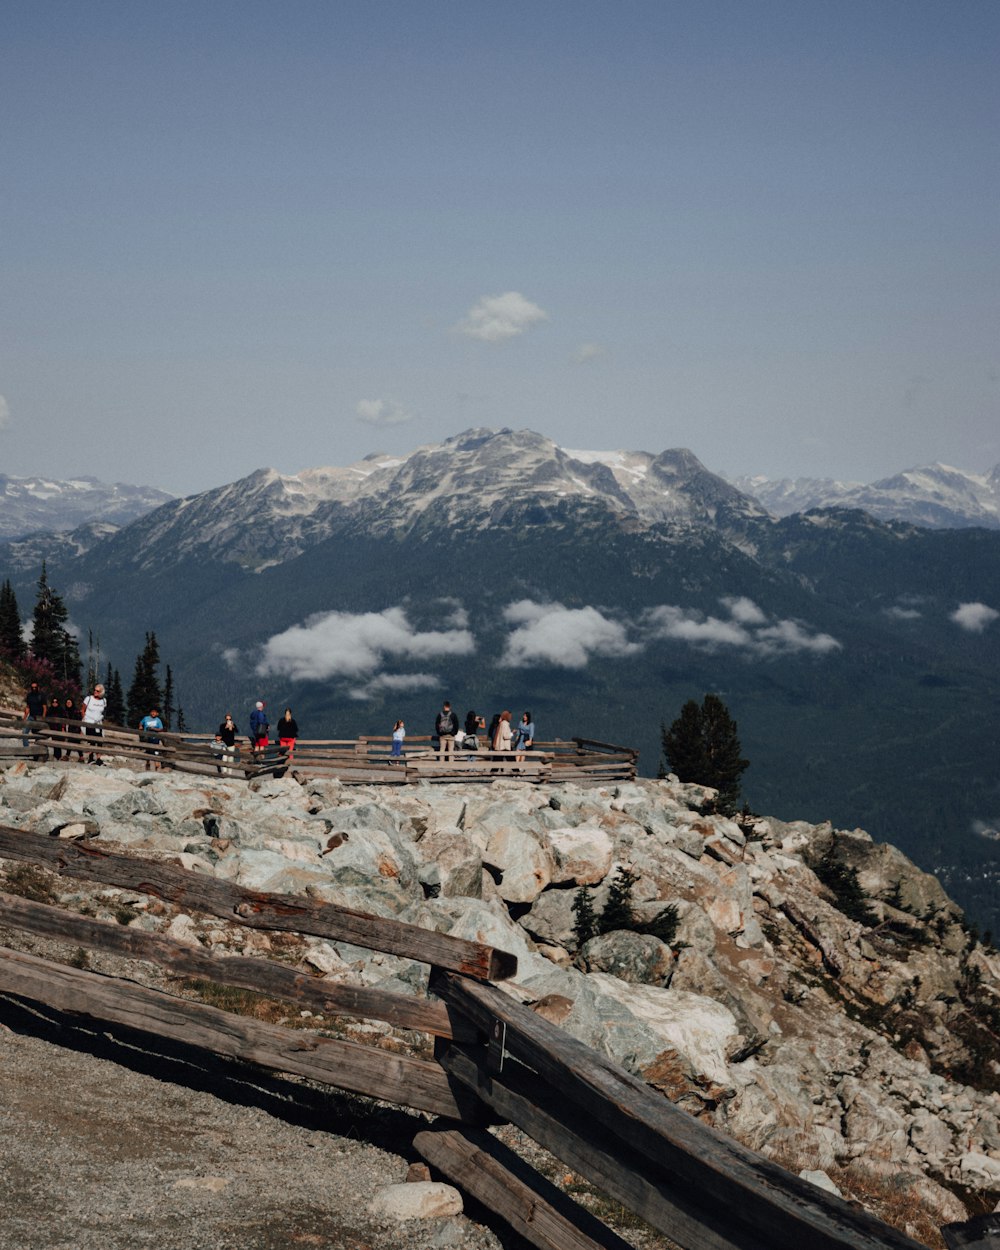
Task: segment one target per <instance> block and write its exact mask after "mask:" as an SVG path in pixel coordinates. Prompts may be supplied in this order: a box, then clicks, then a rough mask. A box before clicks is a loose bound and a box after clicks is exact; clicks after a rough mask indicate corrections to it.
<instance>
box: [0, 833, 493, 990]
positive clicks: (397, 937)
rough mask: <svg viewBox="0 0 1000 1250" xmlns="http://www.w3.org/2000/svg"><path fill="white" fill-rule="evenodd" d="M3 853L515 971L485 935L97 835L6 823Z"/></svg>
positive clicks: (253, 924)
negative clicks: (194, 864)
mask: <svg viewBox="0 0 1000 1250" xmlns="http://www.w3.org/2000/svg"><path fill="white" fill-rule="evenodd" d="M0 859H19V860H28V861H29V862H31V863H37V864H42V865H44V866H45V867H47V868H50V869H51V870H52V871H53V872H57V873H59V874H60V875H62V876H68V877H74V878H78V879H82V880H85V881H98V882H100V883H101V884H103V885H113V886H118V887H120V888H122V889H126V890H138V891H139V892H140V893H142V894H151V895H153V896H154V897H156V898H161V899H164V900H165V901H166V902H170V903H174V904H176V905H178V906H182V907H184V908H194V909H195V910H197V911H203V912H207V913H208V914H209V915H212V916H219V917H221V918H223V919H225V920H233V921H235V922H237V923H239V924H244V925H247V926H249V927H250V928H254V929H274V930H278V931H281V932H285V933H308V934H310V935H312V936H314V937H325V938H333V939H334V940H335V941H341V942H351V943H352V944H353V945H355V946H363V947H365V948H367V949H368V950H377V951H384V952H385V953H386V954H389V955H399V956H400V957H402V958H403V959H415V960H418V961H419V962H420V963H428V964H433V965H435V966H436V967H439V968H447V969H449V970H451V971H455V972H461V973H462V974H463V975H465V976H468V977H475V978H478V979H480V980H491V981H499V980H503V979H504V978H506V977H510V976H513V975H514V973H515V972H516V971H517V958H516V956H514V955H511V954H509V953H508V952H507V951H501V950H497V949H496V948H495V947H493V946H486V945H485V944H483V943H481V942H469V941H466V940H465V939H463V938H456V937H450V936H449V935H448V934H445V933H435V932H434V931H433V930H432V929H422V928H420V926H419V925H412V924H405V923H403V922H402V921H400V920H392V919H388V918H385V917H381V916H369V915H367V914H366V913H365V912H360V911H353V910H352V909H350V908H347V907H337V906H335V905H334V904H333V903H317V902H314V901H313V900H312V899H310V898H304V897H303V896H301V895H294V894H264V893H262V892H260V891H257V890H244V889H242V888H241V887H239V886H237V885H233V884H232V883H231V882H229V881H220V880H219V879H218V878H216V877H210V876H208V875H206V874H205V873H201V872H190V871H189V870H188V869H186V868H180V867H179V866H177V865H175V864H170V863H165V862H163V861H160V860H149V859H140V858H136V857H133V856H130V855H121V854H116V853H114V852H111V851H107V850H105V849H104V848H103V847H101V846H100V845H98V844H97V843H96V842H94V841H92V840H90V841H80V842H63V841H61V840H53V839H51V838H48V837H44V836H42V835H40V834H35V833H26V832H25V831H24V830H22V829H11V828H10V827H9V826H6V825H0Z"/></svg>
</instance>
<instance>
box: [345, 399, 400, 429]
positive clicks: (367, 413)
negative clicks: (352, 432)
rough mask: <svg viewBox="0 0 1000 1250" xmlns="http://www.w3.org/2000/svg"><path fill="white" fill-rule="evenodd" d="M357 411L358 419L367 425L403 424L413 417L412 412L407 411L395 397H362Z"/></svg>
mask: <svg viewBox="0 0 1000 1250" xmlns="http://www.w3.org/2000/svg"><path fill="white" fill-rule="evenodd" d="M355 411H356V412H357V414H358V420H359V421H364V422H365V424H366V425H402V423H403V422H404V421H410V420H412V417H413V413H412V412H407V411H406V409H405V408H404V407H403V405H402V404H397V403H396V401H395V400H394V399H362V400H360V401H359V403H358V406H357V408H356V409H355Z"/></svg>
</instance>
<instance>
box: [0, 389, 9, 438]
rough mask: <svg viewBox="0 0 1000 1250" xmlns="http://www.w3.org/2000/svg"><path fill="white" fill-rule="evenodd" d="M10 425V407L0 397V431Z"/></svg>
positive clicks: (0, 396)
mask: <svg viewBox="0 0 1000 1250" xmlns="http://www.w3.org/2000/svg"><path fill="white" fill-rule="evenodd" d="M8 425H10V405H9V404H8V403H7V401H6V399H4V397H3V396H2V395H0V430H2V429H5V428H6V427H7V426H8Z"/></svg>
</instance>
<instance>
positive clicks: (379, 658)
mask: <svg viewBox="0 0 1000 1250" xmlns="http://www.w3.org/2000/svg"><path fill="white" fill-rule="evenodd" d="M475 646H476V644H475V641H474V640H473V637H472V634H471V633H470V632H469V631H468V630H467V629H464V628H463V629H445V630H423V631H421V630H415V629H414V628H413V626H412V625H411V624H410V622H409V620H408V618H407V615H406V613H405V611H404V610H403V609H402V608H387V609H386V610H385V611H384V612H363V613H360V614H357V615H355V614H353V613H350V612H322V613H318V614H317V615H315V616H310V617H307V618H306V621H305V624H303V625H293V626H292V627H291V629H286V630H284V632H283V633H280V634H275V636H274V637H273V638H269V639H268V640H267V642H266V643H265V644H264V650H263V655H262V657H261V660H260V663H259V664H258V665H257V669H256V671H257V674H258V675H259V676H261V677H264V676H267V675H269V674H278V673H281V674H284V675H286V676H288V677H291V678H293V679H294V680H298V681H325V680H328V679H329V678H335V677H343V678H354V679H358V678H360V679H362V680H364V681H365V682H366V683H367V682H368V681H370V680H372V679H374V677H375V676H376V674H377V673H378V670H379V669H381V668H382V667H383V665H384V664H385V663H386V661H388V660H397V661H398V660H429V659H437V658H440V657H444V656H455V655H469V654H471V653H472V652H473V651H474V650H475Z"/></svg>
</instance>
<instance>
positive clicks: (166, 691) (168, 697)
mask: <svg viewBox="0 0 1000 1250" xmlns="http://www.w3.org/2000/svg"><path fill="white" fill-rule="evenodd" d="M160 719H161V720H162V721H163V728H164V729H170V728H172V726H173V721H174V675H173V672H172V671H171V668H170V665H169V664H168V665H167V676H166V680H165V681H164V683H163V707H161V708H160Z"/></svg>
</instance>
